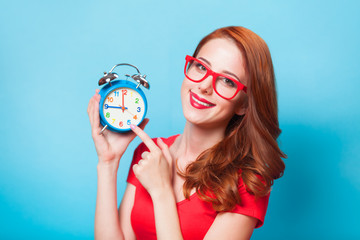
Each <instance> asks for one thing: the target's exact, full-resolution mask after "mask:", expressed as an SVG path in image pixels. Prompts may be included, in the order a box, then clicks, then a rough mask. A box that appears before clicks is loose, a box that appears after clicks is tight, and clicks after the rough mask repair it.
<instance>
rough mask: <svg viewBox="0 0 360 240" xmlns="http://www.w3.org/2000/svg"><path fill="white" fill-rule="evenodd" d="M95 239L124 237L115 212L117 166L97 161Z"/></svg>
mask: <svg viewBox="0 0 360 240" xmlns="http://www.w3.org/2000/svg"><path fill="white" fill-rule="evenodd" d="M97 170H98V190H97V198H96V210H95V239H124V236H123V232H122V229H121V228H120V221H119V216H118V214H117V197H116V181H117V168H115V169H114V168H113V167H110V166H109V165H106V164H103V163H99V164H98V167H97Z"/></svg>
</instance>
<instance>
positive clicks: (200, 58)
mask: <svg viewBox="0 0 360 240" xmlns="http://www.w3.org/2000/svg"><path fill="white" fill-rule="evenodd" d="M198 59H199V60H201V61H204V62H205V63H206V64H207V65H209V66H210V67H211V63H210V62H209V61H208V60H206V59H205V58H203V57H199V58H198ZM223 72H224V73H225V74H227V75H230V76H232V77H233V78H235V79H236V80H238V81H239V82H240V83H242V82H241V81H240V79H239V78H238V77H237V76H236V75H235V74H234V73H232V72H229V71H226V70H225V71H223Z"/></svg>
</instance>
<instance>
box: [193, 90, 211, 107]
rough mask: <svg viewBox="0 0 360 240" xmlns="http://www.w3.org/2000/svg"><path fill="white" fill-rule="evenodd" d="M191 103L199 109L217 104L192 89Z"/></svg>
mask: <svg viewBox="0 0 360 240" xmlns="http://www.w3.org/2000/svg"><path fill="white" fill-rule="evenodd" d="M190 104H191V106H193V107H194V108H197V109H206V108H212V107H214V106H215V104H214V103H212V102H209V101H208V100H206V99H204V98H201V97H199V96H198V95H197V94H195V93H193V92H191V91H190Z"/></svg>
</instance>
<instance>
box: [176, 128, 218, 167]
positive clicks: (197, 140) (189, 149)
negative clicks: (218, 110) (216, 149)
mask: <svg viewBox="0 0 360 240" xmlns="http://www.w3.org/2000/svg"><path fill="white" fill-rule="evenodd" d="M224 133H225V129H224V128H219V129H214V128H212V129H209V128H203V127H201V126H197V125H194V124H191V123H189V122H186V124H185V128H184V132H183V134H182V135H181V136H179V137H178V139H177V140H176V144H174V155H175V156H176V158H177V159H178V166H179V167H180V168H183V167H185V166H186V165H188V164H189V163H191V162H193V161H195V160H196V159H197V157H198V156H199V155H200V154H201V153H202V152H204V151H205V150H207V149H209V148H211V147H212V146H214V145H215V144H217V143H218V142H220V141H221V140H222V139H223V138H224Z"/></svg>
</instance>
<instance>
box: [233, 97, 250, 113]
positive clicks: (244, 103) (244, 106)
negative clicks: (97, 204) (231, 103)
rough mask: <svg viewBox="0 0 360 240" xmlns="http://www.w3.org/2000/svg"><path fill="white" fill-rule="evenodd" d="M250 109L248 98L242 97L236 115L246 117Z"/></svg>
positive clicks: (236, 108)
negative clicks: (247, 110)
mask: <svg viewBox="0 0 360 240" xmlns="http://www.w3.org/2000/svg"><path fill="white" fill-rule="evenodd" d="M247 107H248V98H247V97H242V98H240V100H239V103H238V105H237V106H236V107H235V114H236V115H239V116H241V115H244V114H245V113H246V109H247Z"/></svg>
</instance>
